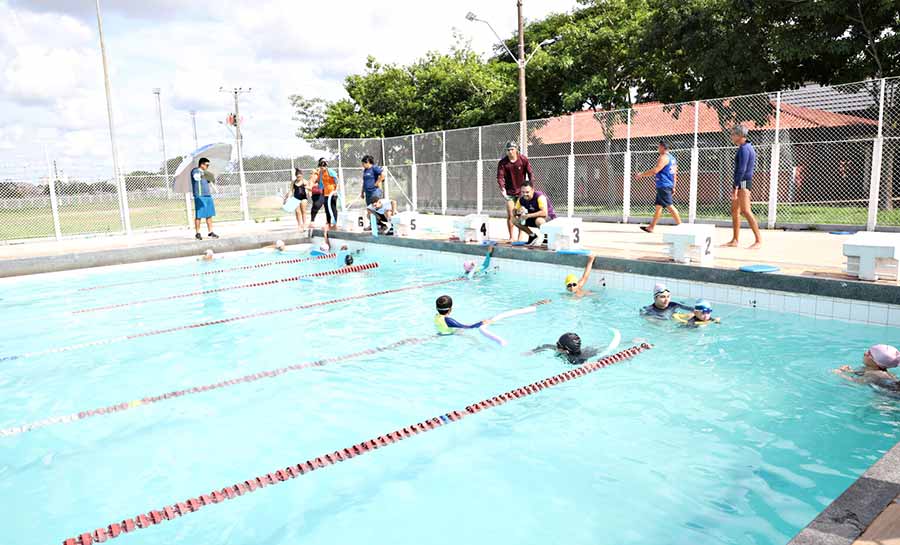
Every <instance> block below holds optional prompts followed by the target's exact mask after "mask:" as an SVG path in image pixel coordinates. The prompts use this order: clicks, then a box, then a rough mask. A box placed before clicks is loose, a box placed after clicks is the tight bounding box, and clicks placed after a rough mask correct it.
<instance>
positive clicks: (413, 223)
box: [391, 210, 419, 237]
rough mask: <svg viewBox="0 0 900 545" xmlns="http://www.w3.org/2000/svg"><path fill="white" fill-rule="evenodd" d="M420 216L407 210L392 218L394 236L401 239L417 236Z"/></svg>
mask: <svg viewBox="0 0 900 545" xmlns="http://www.w3.org/2000/svg"><path fill="white" fill-rule="evenodd" d="M418 219H419V214H418V212H412V211H409V210H407V211H406V212H398V213H396V214H394V216H393V217H392V218H391V225H392V226H393V228H394V235H396V236H400V237H411V236H415V234H416V229H418V228H419V225H418Z"/></svg>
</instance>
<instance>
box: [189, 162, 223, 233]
mask: <svg viewBox="0 0 900 545" xmlns="http://www.w3.org/2000/svg"><path fill="white" fill-rule="evenodd" d="M208 168H209V159H207V158H206V157H201V158H200V161H199V162H198V163H197V168H195V169H193V170H191V193H193V195H194V230H195V231H196V234H195V235H194V236H195V237H196V238H197V240H202V239H203V237H202V236H201V235H200V220H202V219H205V220H206V229H207V231H208V232H209V234H208V235H206V236H208V237H209V238H219V235H217V234H215V233H213V230H212V229H213V226H212V219H213V217H215V215H216V205H215V203H214V202H213V198H212V195H211V194H210V192H209V179H208V178H207V169H208ZM209 174H210V175H211V174H212V173H209Z"/></svg>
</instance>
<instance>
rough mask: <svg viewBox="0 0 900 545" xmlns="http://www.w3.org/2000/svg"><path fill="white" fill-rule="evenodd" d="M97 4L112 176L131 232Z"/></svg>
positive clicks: (120, 209) (101, 24) (127, 231)
mask: <svg viewBox="0 0 900 545" xmlns="http://www.w3.org/2000/svg"><path fill="white" fill-rule="evenodd" d="M96 5H97V31H98V32H99V34H100V56H101V57H102V59H103V84H104V86H105V87H106V116H107V118H108V120H109V140H110V143H111V145H112V160H113V176H115V179H116V183H117V184H118V186H119V216H120V218H121V219H122V225H123V227H125V234H128V235H130V234H131V218H130V217H129V214H128V193H127V191H126V186H125V180H124V179H123V178H122V173H121V171H120V170H119V150H118V146H117V145H116V128H115V123H114V121H113V107H112V94H111V92H110V85H109V68H108V67H107V63H106V44H105V43H104V42H103V19H102V18H101V16H100V0H96Z"/></svg>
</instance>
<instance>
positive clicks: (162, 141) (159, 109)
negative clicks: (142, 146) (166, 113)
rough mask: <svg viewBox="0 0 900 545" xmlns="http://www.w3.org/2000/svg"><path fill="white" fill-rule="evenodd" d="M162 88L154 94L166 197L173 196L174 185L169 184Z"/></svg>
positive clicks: (155, 90) (156, 89)
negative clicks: (161, 96)
mask: <svg viewBox="0 0 900 545" xmlns="http://www.w3.org/2000/svg"><path fill="white" fill-rule="evenodd" d="M160 91H161V90H160V88H159V87H157V88H155V89H153V94H154V95H156V113H157V114H159V142H160V145H161V146H162V158H163V168H162V170H163V173H164V175H165V178H164V183H165V184H166V195H171V194H172V185H171V184H170V183H169V159H168V155H167V154H166V129H165V127H164V126H163V116H162V99H161V98H160Z"/></svg>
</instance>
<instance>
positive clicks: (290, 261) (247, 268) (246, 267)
mask: <svg viewBox="0 0 900 545" xmlns="http://www.w3.org/2000/svg"><path fill="white" fill-rule="evenodd" d="M334 257H337V254H326V255H319V256H315V257H303V258H297V259H285V260H282V261H272V262H271V263H259V264H256V265H244V266H242V267H231V268H228V269H217V270H214V271H206V272H200V273H192V274H179V275H176V276H162V277H160V278H148V279H147V280H134V281H132V282H116V283H115V284H103V285H100V286H90V287H87V288H78V289H77V290H75V291H95V290H102V289H106V288H118V287H121V286H135V285H138V284H140V285H146V284H149V283H150V282H162V281H164V280H178V279H180V278H196V277H200V276H208V275H210V274H221V273H227V272H234V271H250V270H253V269H262V268H263V267H274V266H275V265H290V264H293V263H306V262H307V261H318V260H320V259H331V258H334Z"/></svg>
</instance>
